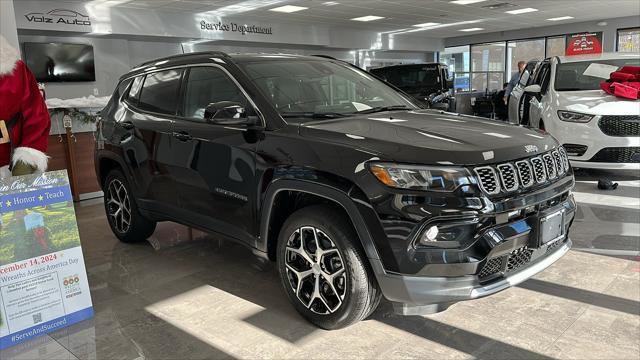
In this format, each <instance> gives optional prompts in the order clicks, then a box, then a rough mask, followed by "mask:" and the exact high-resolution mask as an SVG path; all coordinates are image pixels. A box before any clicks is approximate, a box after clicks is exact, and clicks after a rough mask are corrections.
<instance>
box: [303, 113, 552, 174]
mask: <svg viewBox="0 0 640 360" xmlns="http://www.w3.org/2000/svg"><path fill="white" fill-rule="evenodd" d="M299 131H300V135H302V136H303V137H307V138H310V140H312V139H317V140H321V141H327V142H332V143H336V144H341V145H344V146H348V147H353V148H355V149H358V150H360V151H364V152H368V153H370V154H371V155H372V156H375V157H378V158H380V159H381V160H386V161H396V162H407V163H418V164H442V165H454V164H455V165H477V164H487V163H498V162H502V161H509V160H514V159H519V158H524V157H528V156H534V155H535V154H539V153H543V152H546V151H548V150H551V149H552V148H554V147H556V146H557V141H556V140H555V139H554V138H553V137H551V136H550V135H548V134H545V133H542V132H540V131H537V130H533V129H528V128H524V127H521V126H515V125H510V124H507V123H504V122H501V121H494V120H489V119H483V118H480V117H475V116H460V115H455V114H449V113H443V112H438V111H434V110H419V111H393V112H384V113H375V114H367V115H361V116H353V117H347V118H340V119H333V120H322V121H313V122H307V123H303V124H301V125H300V129H299Z"/></svg>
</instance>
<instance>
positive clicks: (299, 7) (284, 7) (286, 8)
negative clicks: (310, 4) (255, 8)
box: [269, 5, 308, 13]
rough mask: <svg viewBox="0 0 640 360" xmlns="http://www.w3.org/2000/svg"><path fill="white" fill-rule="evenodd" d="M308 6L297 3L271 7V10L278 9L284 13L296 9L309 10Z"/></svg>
mask: <svg viewBox="0 0 640 360" xmlns="http://www.w3.org/2000/svg"><path fill="white" fill-rule="evenodd" d="M307 9H308V8H307V7H304V6H295V5H285V6H280V7H277V8H273V9H269V11H277V12H282V13H292V12H296V11H302V10H307Z"/></svg>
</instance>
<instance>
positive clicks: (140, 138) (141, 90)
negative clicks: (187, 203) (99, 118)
mask: <svg viewBox="0 0 640 360" xmlns="http://www.w3.org/2000/svg"><path fill="white" fill-rule="evenodd" d="M181 77H182V70H180V69H173V70H166V71H158V72H154V73H149V74H147V75H146V76H145V75H141V76H138V77H137V78H135V79H134V81H133V83H132V86H131V88H130V90H129V93H128V95H127V98H126V99H125V100H124V101H125V103H126V104H127V106H126V107H125V108H124V109H123V110H124V111H123V114H117V116H116V121H117V124H118V125H119V127H120V128H121V129H122V131H123V134H122V135H121V139H120V140H121V141H120V143H121V145H122V149H123V154H122V155H123V157H124V159H125V161H127V162H128V166H129V168H130V169H131V174H132V177H133V184H132V185H133V187H134V189H135V191H136V193H137V194H135V197H136V198H137V199H138V202H139V204H138V205H139V206H141V207H142V208H146V209H149V210H155V211H157V212H160V213H167V212H169V211H170V209H172V208H175V206H177V205H178V197H177V195H176V194H175V192H174V191H173V189H174V188H175V183H174V181H173V178H172V176H171V173H170V165H171V157H172V151H171V143H172V134H171V128H172V124H173V118H174V117H175V114H176V111H177V105H178V100H177V99H178V94H179V89H180V80H181Z"/></svg>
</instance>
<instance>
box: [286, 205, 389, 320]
mask: <svg viewBox="0 0 640 360" xmlns="http://www.w3.org/2000/svg"><path fill="white" fill-rule="evenodd" d="M277 259H278V260H277V261H278V270H279V272H280V280H281V282H282V286H283V287H284V289H285V292H286V293H287V297H288V298H289V301H290V302H291V303H292V304H293V306H294V308H295V309H296V310H297V311H298V312H299V313H300V314H301V315H302V316H303V317H305V318H306V319H307V320H308V321H310V322H311V323H313V324H315V325H317V326H319V327H321V328H323V329H327V330H333V329H340V328H344V327H347V326H349V325H352V324H354V323H356V322H358V321H360V320H363V319H365V318H366V317H368V316H369V315H371V313H372V312H373V311H374V310H375V309H376V307H377V306H378V304H379V303H380V297H381V295H380V290H379V288H378V285H377V283H376V280H375V279H374V277H373V275H372V274H371V271H370V270H369V268H368V264H367V257H366V256H365V255H364V251H363V250H362V248H361V246H360V243H359V239H358V237H357V235H356V233H355V231H354V230H353V227H352V226H351V224H350V223H349V221H348V220H346V219H345V216H344V215H343V213H341V212H340V211H336V209H335V208H332V207H330V206H326V205H313V206H309V207H306V208H303V209H300V210H298V211H296V212H295V213H293V214H292V215H291V216H290V217H289V218H288V219H287V220H286V221H285V223H284V225H283V227H282V230H281V231H280V236H279V237H278V248H277Z"/></svg>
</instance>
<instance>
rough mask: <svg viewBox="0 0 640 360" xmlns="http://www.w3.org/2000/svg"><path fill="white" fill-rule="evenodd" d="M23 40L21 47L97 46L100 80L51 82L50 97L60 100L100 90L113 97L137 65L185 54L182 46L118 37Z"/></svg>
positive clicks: (34, 37) (27, 37) (28, 37)
mask: <svg viewBox="0 0 640 360" xmlns="http://www.w3.org/2000/svg"><path fill="white" fill-rule="evenodd" d="M19 41H20V44H23V43H25V42H63V43H77V44H90V45H92V46H93V52H94V57H95V69H96V81H93V82H65V83H47V84H46V92H47V98H60V99H72V98H77V97H82V96H89V95H95V92H94V90H95V89H97V96H109V95H111V93H112V92H113V89H114V88H115V86H116V84H117V83H118V79H119V78H120V76H122V75H123V74H125V73H126V72H128V71H129V70H131V68H133V67H134V66H136V65H138V64H140V63H142V62H144V61H147V60H151V59H156V58H159V57H163V56H169V55H174V54H179V53H181V50H180V48H181V47H180V44H179V43H178V44H176V43H164V42H150V41H129V40H126V39H116V38H102V37H80V36H44V35H19Z"/></svg>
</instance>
